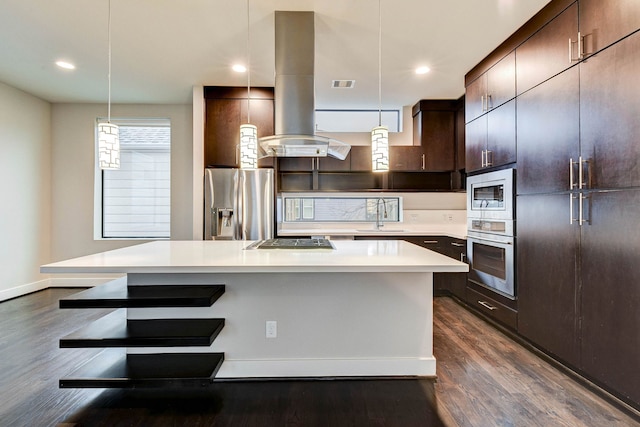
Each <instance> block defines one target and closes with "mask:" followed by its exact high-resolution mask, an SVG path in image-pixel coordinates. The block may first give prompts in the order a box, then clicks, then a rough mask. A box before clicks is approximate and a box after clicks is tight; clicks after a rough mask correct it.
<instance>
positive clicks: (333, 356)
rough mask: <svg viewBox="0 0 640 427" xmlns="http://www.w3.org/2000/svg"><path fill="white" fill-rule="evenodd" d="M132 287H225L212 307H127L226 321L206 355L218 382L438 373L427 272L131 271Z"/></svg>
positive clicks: (140, 312)
mask: <svg viewBox="0 0 640 427" xmlns="http://www.w3.org/2000/svg"><path fill="white" fill-rule="evenodd" d="M129 281H130V284H132V283H133V284H147V283H153V284H162V283H166V284H176V283H184V284H199V283H224V284H226V292H225V294H224V295H223V296H222V297H221V298H220V299H219V300H218V301H216V303H215V304H214V305H213V306H212V307H210V308H197V309H193V308H189V309H180V308H171V309H168V308H167V309H129V318H135V319H145V318H209V317H210V318H224V319H225V327H224V329H223V330H222V332H221V333H220V334H219V335H218V337H217V338H216V340H215V342H214V343H213V344H212V346H211V347H210V348H209V349H207V350H206V351H210V352H224V353H225V361H224V363H223V365H222V367H221V368H220V371H219V372H218V375H217V377H218V378H238V377H316V376H404V375H424V376H433V375H435V359H434V357H433V349H432V316H433V314H432V296H431V295H432V293H433V291H432V274H431V273H265V274H130V275H129ZM267 321H276V322H277V337H276V338H266V331H265V326H266V322H267ZM128 351H129V352H130V353H156V352H188V351H198V352H202V349H201V348H186V347H172V348H161V349H158V348H154V349H134V348H131V349H129V350H128Z"/></svg>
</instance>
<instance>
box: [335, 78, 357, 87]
mask: <svg viewBox="0 0 640 427" xmlns="http://www.w3.org/2000/svg"><path fill="white" fill-rule="evenodd" d="M355 84H356V81H355V80H332V81H331V87H332V88H338V89H352V88H353V86H354V85H355Z"/></svg>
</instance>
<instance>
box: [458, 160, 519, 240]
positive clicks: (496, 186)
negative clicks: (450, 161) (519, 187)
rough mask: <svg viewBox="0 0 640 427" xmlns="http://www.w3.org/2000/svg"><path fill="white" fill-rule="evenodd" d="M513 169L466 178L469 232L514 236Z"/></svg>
mask: <svg viewBox="0 0 640 427" xmlns="http://www.w3.org/2000/svg"><path fill="white" fill-rule="evenodd" d="M513 181H514V170H513V169H504V170H499V171H495V172H488V173H483V174H480V175H474V176H470V177H468V178H467V222H468V223H467V229H468V230H469V231H477V232H481V233H492V234H501V235H504V236H513V234H514V228H513V219H514V203H513V199H514V185H513Z"/></svg>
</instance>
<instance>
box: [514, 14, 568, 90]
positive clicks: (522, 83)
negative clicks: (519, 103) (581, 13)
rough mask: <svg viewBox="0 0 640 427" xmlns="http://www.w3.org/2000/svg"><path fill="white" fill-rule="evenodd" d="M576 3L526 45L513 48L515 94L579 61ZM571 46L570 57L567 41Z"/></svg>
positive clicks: (532, 37) (525, 43)
mask: <svg viewBox="0 0 640 427" xmlns="http://www.w3.org/2000/svg"><path fill="white" fill-rule="evenodd" d="M577 37H578V3H577V2H575V3H574V4H572V5H571V6H570V7H569V8H567V9H566V10H565V11H563V12H562V13H561V14H560V15H558V16H557V17H555V18H554V19H553V20H551V21H550V22H549V23H547V24H546V25H545V26H544V27H542V28H541V29H540V30H539V31H538V32H537V33H535V34H534V35H533V36H531V38H529V39H528V40H527V41H526V42H524V43H523V44H522V45H520V46H518V47H517V48H516V58H517V60H516V82H517V88H518V94H521V93H523V92H525V91H527V90H529V89H531V88H532V87H534V86H536V85H537V84H539V83H542V82H543V81H545V80H547V79H549V78H551V77H553V76H554V75H556V74H558V73H560V72H562V71H563V70H565V69H567V68H569V67H571V66H572V65H575V64H576V63H577V61H578V60H579V59H578V49H577ZM571 38H573V40H574V41H576V44H575V46H574V45H572V47H573V49H572V51H573V54H572V55H571V57H570V54H569V49H568V48H567V43H568V42H567V40H569V39H571Z"/></svg>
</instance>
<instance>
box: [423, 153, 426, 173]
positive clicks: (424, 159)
mask: <svg viewBox="0 0 640 427" xmlns="http://www.w3.org/2000/svg"><path fill="white" fill-rule="evenodd" d="M425 161H426V155H425V154H423V155H422V170H424V167H425V164H426V163H425Z"/></svg>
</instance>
